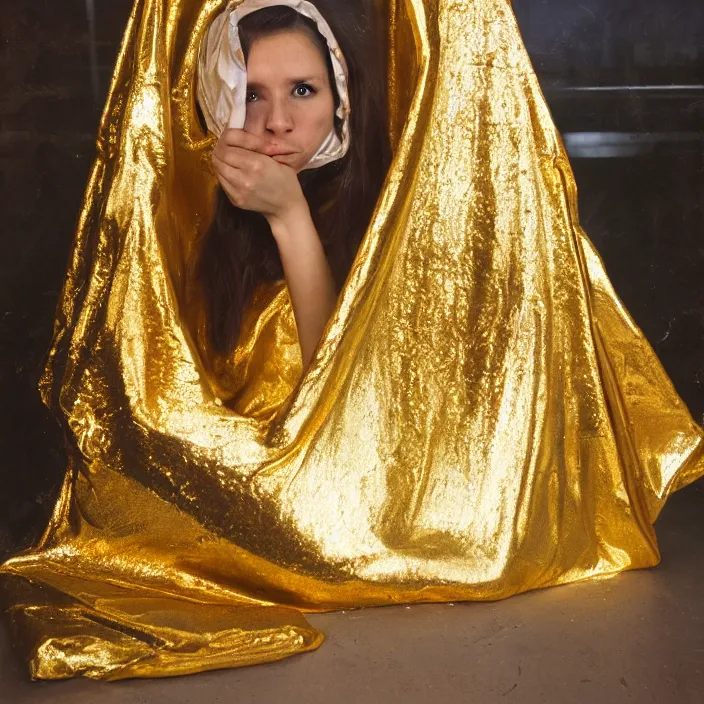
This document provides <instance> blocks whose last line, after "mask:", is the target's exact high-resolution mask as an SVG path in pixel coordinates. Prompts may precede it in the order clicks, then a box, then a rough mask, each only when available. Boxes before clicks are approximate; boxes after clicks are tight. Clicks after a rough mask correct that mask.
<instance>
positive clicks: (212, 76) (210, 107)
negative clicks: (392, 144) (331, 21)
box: [198, 0, 351, 169]
mask: <svg viewBox="0 0 704 704" xmlns="http://www.w3.org/2000/svg"><path fill="white" fill-rule="evenodd" d="M271 5H287V6H288V7H292V8H293V9H294V10H296V11H297V12H300V13H301V14H302V15H304V16H305V17H309V18H310V19H312V20H313V21H314V22H315V23H316V25H317V27H318V31H319V32H320V34H322V35H323V37H325V40H326V41H327V44H328V48H329V49H330V58H331V60H332V67H333V71H334V73H335V84H336V86H337V93H338V95H339V97H340V105H339V107H338V108H337V110H336V111H335V114H336V115H337V116H338V117H339V118H340V119H341V120H342V130H341V131H342V141H340V138H339V137H338V136H337V132H336V131H335V128H334V127H333V129H332V130H331V131H330V134H329V135H328V136H327V137H326V138H325V140H323V143H322V144H321V145H320V147H319V149H318V151H317V152H316V153H315V155H314V156H313V157H312V158H311V159H310V161H309V162H308V163H307V164H306V165H305V166H304V167H303V168H304V169H313V168H317V167H319V166H323V165H324V164H327V163H328V162H331V161H335V160H336V159H340V158H341V157H343V156H344V155H345V154H346V153H347V149H348V148H349V141H350V136H349V114H350V111H351V110H350V102H349V94H348V91H347V80H348V73H347V63H346V62H345V57H344V56H343V55H342V51H341V50H340V47H339V45H338V43H337V40H336V39H335V36H334V35H333V33H332V30H331V29H330V26H329V25H328V23H327V22H326V21H325V18H324V17H323V16H322V15H321V14H320V12H319V11H318V9H317V8H316V7H315V5H313V4H312V3H310V2H307V1H306V0H230V2H229V3H228V4H227V6H226V7H225V9H224V10H223V11H222V12H221V13H220V14H218V15H217V16H216V17H215V19H214V20H213V21H212V22H211V24H210V27H209V28H208V29H207V31H206V33H205V36H204V37H203V40H202V42H201V45H200V53H199V56H198V102H199V103H200V106H201V109H202V111H203V115H204V117H205V122H206V124H207V126H208V129H209V130H210V131H211V132H212V133H213V134H215V135H217V136H220V134H221V133H222V131H223V130H224V129H225V128H226V127H237V128H239V129H242V128H243V127H244V121H245V116H246V109H247V105H246V98H247V69H246V66H245V60H244V53H243V51H242V45H241V43H240V34H239V30H238V23H239V21H240V20H241V19H242V18H243V17H244V16H246V15H248V14H250V13H251V12H255V11H256V10H260V9H262V8H263V7H269V6H271Z"/></svg>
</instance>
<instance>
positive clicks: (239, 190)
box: [215, 162, 250, 207]
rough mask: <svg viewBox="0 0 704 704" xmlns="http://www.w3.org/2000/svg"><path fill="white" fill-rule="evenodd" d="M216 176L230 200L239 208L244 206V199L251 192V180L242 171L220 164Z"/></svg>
mask: <svg viewBox="0 0 704 704" xmlns="http://www.w3.org/2000/svg"><path fill="white" fill-rule="evenodd" d="M215 175H216V176H217V179H218V181H219V182H220V185H221V186H222V187H223V189H224V190H225V192H226V193H227V195H228V197H229V199H230V200H231V201H232V202H233V203H234V204H235V205H237V206H240V207H241V206H242V203H243V202H244V201H243V197H244V195H245V193H247V191H248V190H249V186H250V183H249V180H248V179H247V177H246V175H245V174H244V173H243V172H242V171H241V170H240V169H235V168H234V167H232V166H229V165H228V164H225V163H223V162H218V164H217V166H216V169H215Z"/></svg>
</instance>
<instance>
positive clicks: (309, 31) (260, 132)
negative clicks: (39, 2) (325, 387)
mask: <svg viewBox="0 0 704 704" xmlns="http://www.w3.org/2000/svg"><path fill="white" fill-rule="evenodd" d="M259 4H260V5H261V4H262V3H259ZM263 4H264V7H258V5H257V4H254V3H249V4H248V3H244V5H242V6H240V7H239V9H238V12H239V13H243V12H245V11H246V10H247V9H249V12H248V14H246V15H244V16H242V18H241V19H240V20H239V22H238V24H237V27H238V30H239V36H240V37H241V49H242V51H243V58H244V61H245V62H246V74H245V72H244V71H242V78H243V82H244V81H246V86H242V93H243V95H242V96H238V101H239V100H240V99H242V98H244V100H245V102H246V121H245V124H244V129H243V130H239V129H227V130H225V131H222V125H220V126H218V125H217V124H216V120H215V119H214V118H211V119H209V123H210V125H211V126H212V127H213V129H215V130H216V131H219V132H221V134H220V138H219V140H218V142H217V144H216V146H215V149H214V151H213V164H214V167H215V172H216V175H217V178H218V181H219V183H220V188H219V189H218V195H217V204H216V212H215V219H214V222H213V224H212V226H211V228H210V230H209V232H208V233H207V235H206V241H205V244H204V247H203V252H202V255H201V262H200V278H201V282H202V284H203V286H204V288H205V291H206V297H207V300H208V316H207V317H208V321H209V324H208V334H209V337H210V342H211V343H212V345H213V347H214V348H215V349H217V350H218V351H220V352H222V353H225V354H227V353H229V352H231V351H232V350H233V349H234V348H235V346H236V343H237V337H238V334H239V327H240V321H241V315H242V311H243V309H244V307H245V303H246V302H247V301H248V299H249V298H250V296H251V294H252V292H253V289H254V288H255V286H256V284H257V283H259V282H260V281H261V280H265V281H274V280H277V279H281V278H282V277H283V275H284V274H285V279H286V285H287V288H288V292H289V295H290V296H291V300H292V303H293V311H294V314H295V319H296V329H297V332H298V338H299V342H300V347H301V352H302V356H303V364H304V367H307V365H308V363H309V362H310V358H311V356H312V353H313V350H314V348H315V347H316V345H317V343H318V341H319V339H320V336H321V334H322V331H323V328H324V327H325V324H326V323H327V321H328V319H329V318H330V315H331V313H332V310H333V308H334V306H335V303H336V299H337V295H338V293H339V292H340V290H341V289H342V285H343V283H344V280H345V278H346V276H347V274H348V272H349V269H350V266H351V264H352V259H353V258H354V255H355V254H356V252H357V247H358V245H359V242H360V240H361V238H362V235H363V234H364V231H365V230H366V227H367V225H368V223H369V218H370V217H371V212H372V210H373V208H374V205H375V203H376V199H377V197H378V195H379V191H380V189H381V185H382V183H383V180H384V177H385V175H386V170H387V168H388V165H389V161H390V150H389V145H388V138H387V136H386V112H385V98H384V94H383V92H382V90H383V84H382V66H381V62H380V58H381V55H380V48H381V47H380V42H379V39H380V38H379V37H378V36H377V27H375V26H373V25H372V26H369V27H367V28H366V33H365V34H363V35H362V38H357V36H355V35H353V34H352V33H353V32H354V31H355V30H356V29H357V28H356V27H354V24H353V23H352V22H349V21H348V22H347V23H346V24H345V23H341V26H340V27H339V28H338V30H337V31H336V32H335V33H332V32H331V30H329V25H327V23H326V26H327V29H328V32H329V36H330V37H331V40H332V41H333V42H336V40H335V35H339V36H340V41H341V43H342V46H343V47H344V51H342V49H341V48H340V47H339V45H337V44H336V43H335V49H336V50H337V52H338V53H339V55H340V57H341V58H342V60H343V61H344V64H338V65H339V67H340V70H341V72H342V74H343V75H342V76H341V77H340V79H339V80H340V82H341V86H340V88H341V90H342V91H343V92H344V96H343V98H344V105H341V103H342V100H341V97H340V95H339V92H340V91H339V90H338V87H337V86H336V74H335V68H334V67H333V61H332V59H331V57H333V58H336V57H335V56H334V54H333V53H332V52H331V51H330V49H329V47H328V44H327V42H326V39H325V37H324V36H323V35H322V34H320V32H319V31H318V29H317V25H316V22H315V21H314V19H311V18H310V17H306V16H305V15H303V14H301V13H300V12H298V11H296V10H295V9H294V8H293V7H289V6H287V5H274V6H268V7H267V6H266V3H263ZM298 5H300V3H298ZM322 7H323V8H325V4H324V3H323V5H322ZM310 8H312V9H310V10H309V11H310V12H313V13H315V15H314V16H315V17H316V19H317V21H321V22H325V20H324V19H322V16H321V15H319V14H318V13H317V11H316V9H315V6H310ZM326 14H329V15H330V16H331V17H332V18H334V17H335V14H334V12H330V11H329V10H328V11H327V12H326ZM225 16H231V13H230V14H229V15H228V13H227V12H224V13H223V14H222V17H225ZM357 21H358V22H359V21H360V18H358V19H357ZM228 29H229V27H228ZM211 34H213V35H216V36H213V37H211V38H210V43H211V44H213V45H214V46H213V47H212V48H211V50H210V53H211V54H214V56H209V55H207V53H208V52H206V51H201V68H202V71H201V74H200V83H199V86H200V95H199V99H200V100H201V101H204V102H205V103H206V105H205V110H206V112H208V114H210V109H211V106H210V105H208V102H209V101H212V102H213V103H216V102H217V100H218V99H219V98H221V97H225V96H220V95H218V91H219V90H220V89H222V88H223V87H225V88H228V87H229V86H227V84H224V83H223V78H222V77H221V76H220V75H219V74H218V66H217V61H216V59H220V60H222V59H221V50H222V46H223V37H221V36H219V35H218V33H217V32H216V31H214V28H212V27H211ZM228 39H229V37H228ZM208 48H210V45H208ZM229 49H230V47H229V46H228V50H229ZM345 56H346V57H347V59H346V60H345V59H344V58H343V57H345ZM209 62H210V63H213V62H215V65H214V66H213V69H212V70H213V71H214V73H215V74H216V75H215V76H213V75H210V74H209V73H208V70H209V69H210V66H209V65H208V64H209ZM343 67H344V68H343ZM228 70H230V71H232V70H237V68H236V67H229V68H228ZM349 73H351V74H352V76H353V80H352V81H351V83H350V89H351V93H352V95H351V96H349V97H348V93H347V79H346V77H345V75H344V74H349ZM296 77H306V78H307V79H308V80H307V81H305V82H303V81H298V82H297V81H296V80H295V78H296ZM213 84H214V85H213ZM350 97H351V100H352V102H353V103H354V105H355V111H354V116H353V117H352V119H351V127H352V132H353V134H352V135H351V142H352V145H353V148H352V150H349V151H348V143H349V141H350V136H349V135H345V137H344V138H343V135H342V132H343V129H344V130H348V129H349V128H348V125H347V124H346V123H347V119H348V115H349V112H350V109H349V103H350ZM228 105H229V103H228ZM212 107H213V109H215V108H216V106H215V105H213V106H212ZM237 107H238V108H239V107H241V106H237ZM336 113H339V114H336ZM228 117H229V116H228ZM218 127H219V129H218ZM331 133H333V134H334V133H337V136H338V138H339V139H343V140H344V141H345V146H344V148H343V145H342V141H338V144H339V148H338V149H337V150H336V152H335V153H331V149H330V145H328V144H327V142H329V141H330V140H329V135H330V134H331ZM321 152H323V153H325V154H329V157H328V158H322V154H321ZM306 169H307V170H306ZM304 170H305V171H304ZM297 174H299V176H298V178H297V177H296V175H297ZM245 185H251V188H250V189H247V188H246V187H245ZM321 240H322V241H321Z"/></svg>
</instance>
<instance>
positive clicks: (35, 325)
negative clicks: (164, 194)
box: [0, 0, 704, 557]
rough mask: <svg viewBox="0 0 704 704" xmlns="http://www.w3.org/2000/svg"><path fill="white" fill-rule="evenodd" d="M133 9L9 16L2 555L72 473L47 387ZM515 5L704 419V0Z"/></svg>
mask: <svg viewBox="0 0 704 704" xmlns="http://www.w3.org/2000/svg"><path fill="white" fill-rule="evenodd" d="M130 8H131V2H129V0H62V2H60V3H57V2H54V1H53V0H52V1H50V0H31V1H30V0H14V1H13V2H3V3H2V4H0V40H1V41H0V198H1V201H0V213H2V217H1V219H0V226H1V227H2V238H1V240H0V242H1V243H2V248H1V249H0V252H1V254H0V389H1V391H2V398H3V401H4V402H3V403H2V405H0V557H2V556H3V555H6V554H8V553H9V552H11V551H13V550H15V549H17V548H19V547H23V546H25V545H28V544H30V543H31V542H32V541H34V540H35V539H36V538H37V536H38V534H39V532H40V531H41V529H42V528H43V526H44V524H45V522H46V519H47V517H48V515H49V512H50V510H51V508H52V505H53V501H54V497H55V495H56V491H57V489H58V485H59V482H60V480H61V477H62V474H63V470H64V454H63V451H62V441H61V438H60V436H59V434H58V432H57V426H56V424H55V423H54V421H53V420H52V418H51V417H50V416H49V414H48V412H47V411H45V409H44V408H43V406H42V405H41V402H40V400H39V395H38V393H37V391H36V384H37V379H38V376H39V374H40V371H41V368H42V363H43V358H44V354H45V352H46V349H47V347H48V344H49V341H50V337H51V330H52V323H53V315H54V308H55V305H56V300H57V297H58V293H59V289H60V286H61V283H62V279H63V275H64V271H65V266H66V262H67V256H68V251H69V247H70V243H71V240H72V237H73V231H74V227H75V224H76V219H77V216H78V212H79V209H80V204H81V199H82V197H83V191H84V188H85V185H86V181H87V178H88V172H89V169H90V166H91V161H92V158H93V155H94V138H95V131H96V128H97V124H98V120H99V117H100V110H101V108H102V103H103V101H104V99H105V93H106V91H107V87H108V83H109V80H110V75H111V72H112V66H113V63H114V61H115V57H116V54H117V49H118V45H119V42H120V39H121V36H122V32H123V30H124V27H125V24H126V21H127V17H128V15H129V12H130ZM514 10H515V12H516V16H517V17H518V20H519V24H520V27H521V31H522V32H523V36H524V41H525V43H526V47H527V49H528V51H529V53H530V55H531V58H532V60H533V63H534V66H535V69H536V71H537V73H538V76H539V78H540V81H541V85H542V86H543V90H544V92H545V95H546V98H547V100H548V103H549V105H550V108H551V110H552V112H553V116H554V118H555V121H556V123H557V125H558V127H559V128H560V130H561V132H562V135H563V138H564V139H565V143H566V145H567V146H568V149H569V151H570V157H571V160H572V165H573V168H574V171H575V175H576V178H577V185H578V187H579V198H580V212H581V221H582V225H583V226H584V228H585V229H586V231H587V233H588V234H589V235H590V237H591V238H592V240H593V241H594V242H595V244H596V245H597V247H598V248H599V250H600V252H601V254H602V256H603V257H604V259H605V261H606V265H607V269H608V272H609V275H610V277H611V279H612V281H613V283H614V286H615V287H616V290H617V291H618V293H619V295H620V296H621V297H622V299H623V300H624V303H625V304H626V306H627V307H628V309H629V311H630V312H631V314H632V315H633V317H634V318H635V320H636V322H637V323H638V324H639V325H640V326H641V328H642V329H643V331H644V332H645V334H646V335H647V337H648V339H649V340H650V342H651V344H653V346H654V348H655V350H656V351H657V353H658V355H659V356H660V359H661V360H662V362H663V364H664V365H665V368H666V369H667V371H668V372H669V374H670V375H671V377H672V379H673V382H674V383H675V386H676V387H677V389H678V391H679V392H680V394H681V395H682V396H683V398H684V399H685V401H686V402H687V404H688V405H689V407H690V409H691V411H692V413H693V414H694V416H695V418H696V419H697V420H698V421H699V422H700V423H704V282H703V273H702V272H704V227H703V225H704V214H703V212H702V204H703V203H704V146H703V145H704V141H703V140H704V86H702V84H704V5H702V4H701V0H637V1H636V0H515V2H514ZM663 86H664V87H663ZM673 86H675V87H674V88H673ZM677 86H679V87H677Z"/></svg>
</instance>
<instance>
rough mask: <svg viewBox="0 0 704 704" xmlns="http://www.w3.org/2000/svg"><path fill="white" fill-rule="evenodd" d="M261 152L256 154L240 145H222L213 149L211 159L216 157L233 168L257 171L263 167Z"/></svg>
mask: <svg viewBox="0 0 704 704" xmlns="http://www.w3.org/2000/svg"><path fill="white" fill-rule="evenodd" d="M262 158H263V155H262V154H257V153H256V152H252V151H250V150H249V149H243V148H242V147H227V146H225V147H223V148H222V149H216V150H214V151H213V160H215V159H217V160H218V161H221V162H222V163H224V164H228V165H229V166H232V167H233V168H235V169H243V170H247V171H253V172H257V171H260V170H261V169H262V168H264V165H263V164H262Z"/></svg>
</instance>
